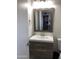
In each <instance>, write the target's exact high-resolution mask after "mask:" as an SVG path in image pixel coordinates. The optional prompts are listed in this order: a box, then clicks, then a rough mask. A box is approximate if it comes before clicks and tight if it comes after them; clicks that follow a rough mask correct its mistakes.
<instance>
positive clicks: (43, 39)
mask: <svg viewBox="0 0 79 59" xmlns="http://www.w3.org/2000/svg"><path fill="white" fill-rule="evenodd" d="M30 40H31V41H41V42H52V43H53V36H48V35H45V36H41V35H33V36H32V37H31V38H30Z"/></svg>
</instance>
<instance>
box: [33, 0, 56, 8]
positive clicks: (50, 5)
mask: <svg viewBox="0 0 79 59" xmlns="http://www.w3.org/2000/svg"><path fill="white" fill-rule="evenodd" d="M32 7H33V9H41V8H55V7H56V6H55V4H54V3H53V2H52V1H34V2H33V4H32Z"/></svg>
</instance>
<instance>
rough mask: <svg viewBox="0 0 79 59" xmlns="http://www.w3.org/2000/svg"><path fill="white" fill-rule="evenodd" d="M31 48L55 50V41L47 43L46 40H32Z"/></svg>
mask: <svg viewBox="0 0 79 59" xmlns="http://www.w3.org/2000/svg"><path fill="white" fill-rule="evenodd" d="M29 48H30V49H31V50H38V51H40V50H43V51H46V50H49V51H52V50H53V43H45V42H30V47H29Z"/></svg>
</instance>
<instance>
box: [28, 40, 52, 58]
mask: <svg viewBox="0 0 79 59" xmlns="http://www.w3.org/2000/svg"><path fill="white" fill-rule="evenodd" d="M29 43H30V45H29V51H30V59H52V58H53V43H49V42H35V41H29Z"/></svg>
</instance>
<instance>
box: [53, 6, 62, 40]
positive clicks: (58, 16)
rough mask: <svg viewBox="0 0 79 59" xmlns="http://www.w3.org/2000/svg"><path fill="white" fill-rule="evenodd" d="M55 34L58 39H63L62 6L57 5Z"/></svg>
mask: <svg viewBox="0 0 79 59" xmlns="http://www.w3.org/2000/svg"><path fill="white" fill-rule="evenodd" d="M53 31H54V32H53V34H54V37H56V38H61V6H60V5H57V6H56V9H55V16H54V28H53Z"/></svg>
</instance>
